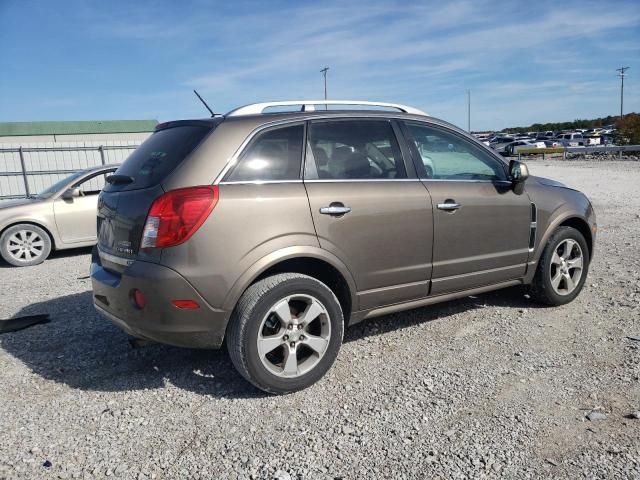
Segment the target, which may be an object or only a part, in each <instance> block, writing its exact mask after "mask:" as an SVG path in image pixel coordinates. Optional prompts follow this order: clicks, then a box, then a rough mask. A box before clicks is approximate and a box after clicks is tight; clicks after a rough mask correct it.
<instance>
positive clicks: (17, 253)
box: [0, 224, 51, 267]
mask: <svg viewBox="0 0 640 480" xmlns="http://www.w3.org/2000/svg"><path fill="white" fill-rule="evenodd" d="M50 252H51V240H50V238H49V235H48V234H47V232H45V231H44V230H43V229H42V228H40V227H38V226H36V225H31V224H21V225H14V226H13V227H10V228H8V229H7V230H5V232H4V233H3V234H2V236H1V237H0V253H1V254H2V258H4V259H5V260H6V261H7V262H8V263H10V264H11V265H14V266H16V267H26V266H29V265H37V264H38V263H42V262H44V260H45V259H46V258H47V257H48V256H49V253H50Z"/></svg>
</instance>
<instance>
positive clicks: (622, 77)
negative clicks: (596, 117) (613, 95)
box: [616, 67, 629, 120]
mask: <svg viewBox="0 0 640 480" xmlns="http://www.w3.org/2000/svg"><path fill="white" fill-rule="evenodd" d="M627 70H629V67H620V68H618V69H616V72H620V73H618V76H619V77H620V120H622V115H623V113H622V106H623V103H624V72H626V71H627Z"/></svg>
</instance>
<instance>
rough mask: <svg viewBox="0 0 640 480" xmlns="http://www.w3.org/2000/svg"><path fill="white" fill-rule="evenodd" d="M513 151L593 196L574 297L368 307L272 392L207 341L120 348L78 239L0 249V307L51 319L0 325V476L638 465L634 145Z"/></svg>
mask: <svg viewBox="0 0 640 480" xmlns="http://www.w3.org/2000/svg"><path fill="white" fill-rule="evenodd" d="M530 168H531V170H532V172H533V173H534V174H538V175H543V176H550V177H553V178H556V179H558V180H561V181H564V182H565V183H568V184H570V185H572V186H575V187H577V188H580V189H582V190H583V191H585V192H586V193H587V194H588V195H589V196H590V198H591V199H592V201H593V202H594V205H595V209H596V212H597V215H598V223H599V237H598V242H597V251H596V257H595V260H594V263H593V264H592V268H591V272H590V275H589V278H588V280H587V284H586V286H585V289H584V290H583V292H582V294H581V295H580V296H579V297H578V299H577V300H576V301H574V302H573V303H572V304H570V305H567V306H564V307H561V308H539V307H538V306H537V305H535V304H533V303H531V302H530V301H529V300H528V298H527V297H526V296H525V292H524V291H523V290H522V289H510V290H506V291H502V292H496V293H492V294H487V295H481V296H478V297H470V298H467V299H464V300H460V301H455V302H450V303H446V304H441V305H437V306H433V307H429V308H423V309H418V310H413V311H411V312H405V313H402V314H396V315H390V316H386V317H382V318H379V319H377V320H373V321H369V322H366V323H364V324H360V325H358V326H356V327H354V328H351V329H349V330H348V331H347V333H346V338H345V344H344V346H343V348H342V351H341V353H340V356H339V358H338V360H337V362H336V364H335V366H334V367H333V368H332V370H331V371H330V372H329V374H328V375H327V377H325V378H324V379H323V380H322V381H321V382H320V383H318V384H316V385H314V386H313V387H311V388H309V389H308V390H305V391H303V392H299V393H296V394H292V395H288V396H283V397H271V396H265V395H264V394H262V393H261V392H259V391H257V390H256V389H254V388H252V387H251V386H250V385H248V384H247V383H246V382H245V381H244V380H242V379H241V378H240V377H239V375H238V374H236V372H235V371H234V370H233V368H232V366H231V364H230V361H229V359H228V357H227V355H226V353H225V352H223V351H220V352H207V351H195V350H185V349H178V348H172V347H166V346H161V345H149V346H146V347H143V348H138V349H132V348H130V347H129V345H128V343H127V337H126V335H125V334H124V333H122V332H121V331H120V330H118V329H117V328H116V327H114V326H112V325H110V324H109V323H107V322H105V321H103V320H101V319H99V318H98V317H97V316H96V314H95V313H94V311H93V309H92V306H91V294H90V282H89V280H88V279H87V277H86V276H87V270H88V263H89V254H88V251H87V250H82V251H75V252H71V253H64V254H57V255H56V256H55V257H54V258H53V259H51V260H49V261H47V262H46V263H45V264H43V265H40V266H37V267H31V268H24V269H13V268H1V267H6V266H5V265H1V266H0V285H1V286H2V288H1V291H0V318H8V317H10V316H13V315H23V314H28V313H40V312H48V313H50V314H51V316H52V321H51V323H49V324H46V325H38V326H35V327H32V328H30V329H27V330H23V331H21V332H16V333H9V334H3V335H1V336H0V344H1V347H0V384H1V385H2V388H0V405H1V407H0V431H1V432H2V435H3V438H2V442H0V478H104V477H107V476H109V477H120V478H140V479H144V478H157V479H161V478H236V477H237V478H277V479H281V480H282V479H289V478H291V479H296V478H305V479H317V478H333V479H335V478H345V479H347V478H391V477H393V478H463V477H464V478H466V477H475V478H492V477H503V478H547V477H550V476H553V477H557V478H577V477H586V478H639V477H640V419H635V418H633V412H637V411H639V410H640V384H639V375H640V341H638V340H633V339H630V338H628V337H636V338H637V337H640V259H639V255H638V240H639V239H640V163H637V162H620V163H616V162H614V163H603V162H576V161H574V162H550V161H547V162H541V161H540V162H531V163H530ZM637 415H638V416H640V413H639V414H637ZM587 416H589V417H590V418H591V419H588V418H587Z"/></svg>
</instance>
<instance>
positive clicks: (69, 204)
mask: <svg viewBox="0 0 640 480" xmlns="http://www.w3.org/2000/svg"><path fill="white" fill-rule="evenodd" d="M117 168H118V165H108V166H101V167H95V168H88V169H86V170H79V171H77V172H74V173H72V174H71V175H68V176H66V177H64V178H62V179H61V180H60V181H58V182H56V183H54V184H53V185H51V186H50V187H49V188H47V189H46V190H44V191H43V192H40V193H39V194H38V195H33V196H30V197H28V198H23V199H19V200H7V201H3V202H2V203H0V254H1V255H2V258H4V259H5V260H6V261H7V262H8V263H10V264H11V265H14V266H16V267H26V266H29V265H36V264H38V263H42V262H43V261H44V260H45V259H46V258H47V257H48V256H49V253H51V251H52V250H54V249H55V250H64V249H67V248H76V247H86V246H91V245H94V244H95V243H96V212H97V205H98V194H99V193H100V190H101V189H102V187H103V186H104V182H105V177H106V176H107V175H108V174H110V173H113V172H115V170H116V169H117Z"/></svg>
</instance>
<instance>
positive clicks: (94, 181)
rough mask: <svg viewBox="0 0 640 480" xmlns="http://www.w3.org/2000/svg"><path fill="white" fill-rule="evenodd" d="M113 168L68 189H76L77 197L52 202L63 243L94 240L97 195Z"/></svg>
mask: <svg viewBox="0 0 640 480" xmlns="http://www.w3.org/2000/svg"><path fill="white" fill-rule="evenodd" d="M114 171H115V168H114V169H112V170H107V171H100V172H99V173H96V174H93V175H89V176H88V177H85V178H83V179H82V180H80V181H78V182H77V183H75V184H73V186H72V187H70V188H78V189H79V194H80V195H79V196H74V197H72V198H63V197H62V196H59V197H58V198H57V199H56V200H55V201H54V202H53V212H54V215H55V220H56V226H57V227H58V234H59V236H60V238H61V239H62V241H63V242H64V243H85V242H91V241H95V240H96V230H97V226H96V218H97V210H98V195H99V194H100V190H102V187H103V186H104V182H105V178H106V175H108V174H110V173H113V172H114Z"/></svg>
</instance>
